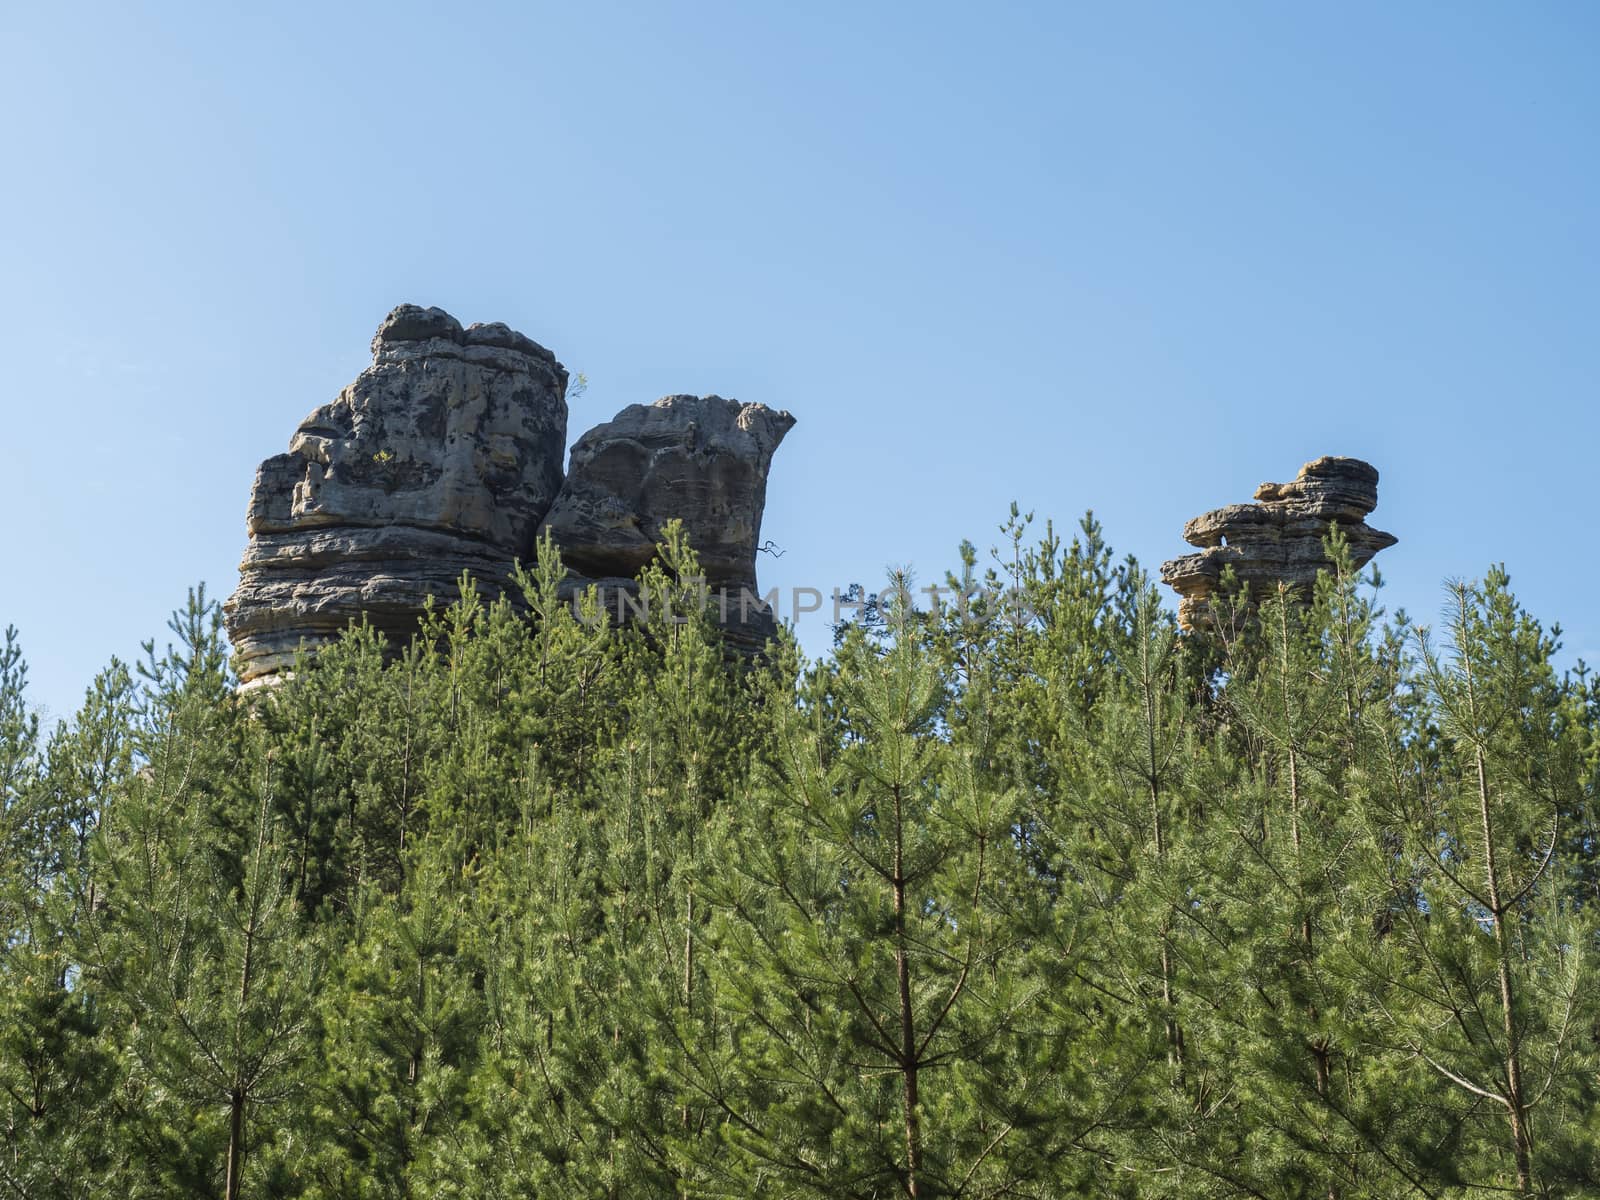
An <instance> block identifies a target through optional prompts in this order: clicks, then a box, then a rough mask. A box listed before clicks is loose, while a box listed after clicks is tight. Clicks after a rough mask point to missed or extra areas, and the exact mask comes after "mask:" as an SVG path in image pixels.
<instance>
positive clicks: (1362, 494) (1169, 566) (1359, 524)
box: [1161, 457, 1399, 630]
mask: <svg viewBox="0 0 1600 1200" xmlns="http://www.w3.org/2000/svg"><path fill="white" fill-rule="evenodd" d="M1255 498H1256V501H1257V503H1255V504H1229V505H1227V506H1226V507H1225V508H1218V509H1214V510H1213V511H1211V512H1208V513H1204V514H1202V515H1201V516H1198V517H1195V518H1194V519H1193V520H1191V521H1190V522H1189V523H1188V524H1186V525H1185V526H1184V527H1183V540H1184V541H1186V542H1188V543H1189V544H1190V545H1191V546H1199V547H1201V550H1200V553H1198V554H1185V555H1184V556H1183V557H1181V558H1175V559H1173V560H1172V561H1171V562H1166V563H1163V564H1162V565H1161V578H1162V581H1163V582H1165V583H1167V584H1169V585H1171V587H1172V588H1173V589H1174V590H1175V591H1177V593H1178V595H1179V596H1180V597H1182V599H1181V600H1180V601H1179V603H1178V623H1179V624H1180V625H1181V626H1182V627H1183V628H1184V629H1187V630H1196V629H1206V628H1209V627H1210V626H1211V624H1212V621H1213V614H1212V611H1211V600H1210V597H1211V595H1212V593H1213V592H1215V591H1216V590H1217V588H1218V586H1219V584H1220V582H1221V579H1222V573H1223V571H1224V570H1225V569H1226V568H1228V567H1232V568H1233V573H1234V575H1235V576H1237V577H1238V580H1239V582H1240V583H1241V584H1243V585H1244V587H1245V596H1246V599H1247V600H1260V599H1262V598H1263V597H1265V596H1267V595H1268V594H1270V593H1272V592H1274V591H1276V590H1277V587H1278V585H1279V584H1280V583H1283V584H1287V585H1288V586H1289V587H1290V588H1292V589H1293V590H1294V591H1295V592H1296V593H1297V594H1299V595H1301V596H1303V597H1309V596H1310V594H1311V589H1312V586H1313V585H1314V584H1315V583H1316V580H1317V572H1318V571H1321V570H1323V569H1324V568H1326V567H1327V566H1328V565H1329V563H1328V557H1327V553H1326V551H1325V550H1324V549H1323V544H1322V543H1323V539H1324V538H1326V537H1327V536H1328V531H1329V530H1330V529H1331V528H1333V527H1334V526H1335V525H1337V526H1338V527H1339V531H1340V532H1341V533H1342V534H1343V535H1344V537H1345V539H1346V541H1348V543H1349V545H1350V557H1351V560H1352V561H1353V562H1354V564H1355V566H1356V568H1357V569H1358V570H1359V569H1360V568H1361V567H1364V566H1366V565H1367V563H1368V562H1370V561H1371V560H1372V557H1373V555H1375V554H1377V553H1378V551H1380V550H1384V549H1387V548H1388V547H1390V546H1392V545H1394V544H1395V542H1397V541H1398V540H1399V539H1398V538H1396V537H1395V536H1394V535H1393V534H1388V533H1384V532H1383V531H1382V530H1379V529H1373V528H1372V527H1371V526H1370V525H1368V524H1367V523H1366V516H1367V514H1368V513H1370V512H1371V511H1372V510H1373V509H1374V508H1376V507H1377V505H1378V470H1377V468H1376V467H1374V466H1372V465H1371V464H1370V463H1365V462H1362V461H1361V460H1360V459H1359V458H1330V457H1324V458H1319V459H1316V460H1315V461H1313V462H1308V463H1306V465H1305V466H1303V467H1301V468H1300V474H1298V475H1296V476H1295V478H1294V482H1292V483H1263V484H1262V485H1261V486H1260V487H1258V488H1257V489H1256V496H1255Z"/></svg>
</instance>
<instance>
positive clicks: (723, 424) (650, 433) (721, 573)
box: [541, 395, 795, 649]
mask: <svg viewBox="0 0 1600 1200" xmlns="http://www.w3.org/2000/svg"><path fill="white" fill-rule="evenodd" d="M794 423H795V421H794V417H792V416H790V415H789V414H788V413H787V412H783V411H781V410H777V409H771V408H768V407H767V406H766V405H764V404H741V403H740V402H739V401H737V400H725V399H723V398H722V397H721V396H682V395H679V396H664V397H662V398H661V399H660V400H657V401H656V402H655V403H654V404H648V405H647V404H634V405H630V406H629V407H628V408H625V409H623V410H622V412H620V413H618V414H617V416H616V417H615V418H613V419H612V420H610V421H608V422H606V423H605V424H603V425H598V426H596V427H595V428H593V429H591V430H589V432H588V433H586V434H584V435H583V437H581V438H579V439H578V443H577V445H575V446H574V447H573V448H572V461H571V465H570V468H569V470H568V473H567V479H566V483H565V484H563V486H562V488H561V492H560V494H559V495H558V496H557V497H556V500H555V503H554V504H553V505H552V506H551V508H550V511H549V513H548V515H546V517H545V519H544V523H543V525H542V526H541V533H543V532H545V531H548V533H549V534H550V536H551V538H552V540H553V541H554V542H555V544H556V545H557V546H558V547H559V548H560V551H561V559H562V562H563V564H564V565H565V566H566V567H567V569H568V570H569V572H571V578H570V580H569V586H570V587H571V588H572V589H573V590H574V591H576V590H578V589H581V588H583V587H586V586H587V585H588V584H590V583H594V584H596V585H598V586H599V588H600V591H601V598H602V603H603V604H604V605H605V606H606V608H607V609H608V610H610V611H612V612H613V613H615V612H616V611H617V610H618V609H620V610H621V611H624V612H626V611H627V608H626V597H628V596H630V595H632V594H633V591H634V589H633V586H632V583H631V580H632V577H633V576H634V575H635V574H637V573H638V571H639V570H641V569H642V568H643V567H644V566H645V565H646V564H647V563H649V561H650V560H651V558H652V557H653V556H654V553H655V546H656V544H657V542H659V541H660V539H661V531H662V528H663V526H665V525H666V524H667V522H668V521H670V520H672V519H674V518H677V519H679V520H681V521H682V522H683V527H684V530H685V532H686V533H687V534H688V536H689V541H690V544H691V545H692V546H693V547H694V549H695V551H696V552H697V553H698V555H699V557H700V566H701V569H702V572H703V573H704V576H705V581H706V585H707V587H708V588H709V590H710V592H711V593H712V596H713V600H714V602H717V603H718V613H719V621H720V623H721V625H722V627H723V631H724V633H725V634H726V635H727V637H728V638H729V640H730V641H732V642H733V643H734V644H736V645H738V646H741V647H743V648H746V649H756V648H759V647H760V646H761V645H763V644H764V643H765V642H766V641H767V639H768V638H770V637H771V636H772V635H773V634H774V633H775V632H776V624H775V621H774V618H773V616H772V614H771V612H770V610H768V609H767V608H766V606H764V605H762V604H759V603H752V602H751V601H750V600H749V599H748V598H747V593H748V595H749V596H752V597H753V596H754V595H755V594H756V551H757V548H758V547H759V546H760V544H761V517H762V513H763V511H764V510H765V507H766V499H767V474H768V471H769V470H770V468H771V466H772V455H773V452H774V451H776V450H777V448H778V445H779V443H780V442H782V441H783V438H784V435H785V434H787V433H788V432H789V430H790V429H791V428H793V426H794Z"/></svg>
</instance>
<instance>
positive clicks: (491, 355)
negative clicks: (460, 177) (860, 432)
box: [224, 304, 794, 686]
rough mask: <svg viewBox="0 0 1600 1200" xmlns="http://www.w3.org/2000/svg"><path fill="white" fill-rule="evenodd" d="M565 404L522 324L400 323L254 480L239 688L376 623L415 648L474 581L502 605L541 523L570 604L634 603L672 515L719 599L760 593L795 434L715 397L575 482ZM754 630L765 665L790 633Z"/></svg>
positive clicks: (606, 440)
mask: <svg viewBox="0 0 1600 1200" xmlns="http://www.w3.org/2000/svg"><path fill="white" fill-rule="evenodd" d="M566 389H567V372H566V369H565V368H564V367H562V365H561V364H560V363H559V362H557V361H556V358H555V355H553V354H552V353H551V352H550V351H549V350H546V349H545V348H544V347H543V346H541V345H539V344H538V343H537V342H534V341H533V340H532V339H530V338H528V337H525V336H524V335H522V334H520V333H517V332H516V331H515V330H512V329H510V328H508V327H507V326H505V325H501V324H491V325H471V326H467V327H465V328H463V327H462V325H461V323H460V322H459V321H457V320H456V319H455V318H454V317H452V316H451V315H450V314H449V313H447V312H444V311H443V310H442V309H438V308H420V307H418V306H416V305H410V304H406V305H401V306H400V307H399V308H396V309H395V310H394V311H393V312H391V313H390V314H389V315H388V317H386V318H385V319H384V321H383V324H382V325H381V326H379V328H378V332H377V335H376V336H375V337H374V338H373V340H372V365H371V366H370V367H368V368H367V369H366V370H364V371H362V372H361V374H360V375H359V376H358V377H357V378H356V380H355V382H354V383H352V384H351V385H350V386H349V387H347V388H345V389H344V391H342V392H340V393H339V395H338V397H336V398H335V399H334V401H333V402H332V403H331V404H328V405H325V406H323V407H322V408H319V409H317V410H316V411H315V412H313V413H312V414H311V415H310V416H309V417H307V418H306V419H305V420H304V421H302V422H301V423H300V427H299V429H298V430H297V431H296V433H295V435H294V437H293V438H292V439H291V440H290V443H289V451H288V453H287V454H279V455H275V456H273V457H272V458H269V459H267V460H266V461H265V462H263V463H262V464H261V466H260V468H259V470H258V471H257V472H256V479H255V484H254V487H253V488H252V489H251V494H250V505H249V510H248V514H247V517H246V528H247V531H248V534H249V544H248V546H247V548H246V550H245V555H244V560H243V562H242V563H241V564H240V579H239V587H238V589H237V590H236V591H235V592H234V594H233V595H232V596H231V597H230V598H229V599H228V601H227V603H226V604H225V605H224V612H225V615H226V619H227V627H228V636H229V639H230V640H231V641H232V643H233V647H234V653H235V656H236V664H237V667H238V671H239V678H240V681H241V683H242V684H244V685H246V686H249V685H252V684H257V683H259V682H262V681H265V680H269V679H270V678H271V677H273V676H275V675H276V674H277V673H278V672H280V671H282V670H283V669H284V668H285V667H286V666H287V665H289V664H290V663H291V662H292V661H293V659H294V655H295V652H296V651H297V650H298V649H299V648H300V647H301V645H302V644H304V645H308V646H312V647H314V646H316V645H318V644H320V643H322V642H325V641H327V640H329V639H331V638H333V637H336V636H337V635H338V634H339V633H340V632H341V631H342V630H343V629H344V628H345V627H346V626H348V625H349V624H350V622H351V621H352V620H356V619H359V618H360V617H362V616H365V617H366V618H367V619H368V620H369V621H371V622H372V623H373V624H374V625H375V626H376V627H377V628H379V629H380V630H381V631H383V632H384V633H385V634H386V635H388V636H389V637H390V638H391V640H397V641H404V640H405V639H406V638H407V637H409V636H410V633H411V632H412V630H414V629H415V627H416V624H417V620H418V618H419V617H420V615H421V613H422V611H423V608H424V605H425V603H426V600H427V598H428V597H429V596H436V597H439V598H440V600H442V601H445V602H448V601H449V600H452V599H454V597H455V595H456V592H457V581H458V580H459V578H460V576H461V573H462V572H463V571H469V572H471V573H472V575H473V577H474V579H475V580H476V581H477V582H478V584H479V587H480V588H481V589H482V590H484V591H485V592H487V593H489V594H495V593H497V592H498V591H499V589H500V588H501V587H502V586H503V585H504V584H505V582H506V581H507V579H508V577H509V575H510V571H511V568H512V564H513V562H514V561H515V560H517V559H521V560H522V561H523V562H524V563H530V562H532V560H533V553H534V547H535V544H536V539H537V535H538V532H539V530H540V528H541V523H543V524H544V526H545V527H546V528H548V529H549V531H550V533H551V535H552V536H553V538H554V540H555V542H556V544H557V545H558V546H559V547H560V549H561V551H562V557H563V561H565V562H568V563H569V564H570V565H571V567H572V568H573V573H572V576H571V579H570V581H569V584H570V590H573V591H576V590H577V589H578V588H580V587H581V586H583V585H584V584H585V583H587V582H589V581H591V580H599V581H603V582H605V583H607V584H610V585H612V586H613V588H614V589H624V590H626V589H627V588H628V587H629V583H628V580H629V579H630V578H631V576H632V575H633V574H634V573H635V572H637V571H638V570H639V568H640V567H642V566H644V565H645V563H647V562H648V561H649V559H650V557H651V553H652V551H653V547H654V545H655V540H656V538H657V536H658V535H659V533H660V530H661V527H662V526H663V525H665V524H666V523H667V522H668V521H669V520H671V519H672V518H675V517H676V518H678V519H681V520H682V521H683V523H684V528H685V531H686V532H687V534H688V537H689V540H690V543H691V544H692V545H693V546H694V547H695V548H696V549H697V550H698V551H699V552H700V553H701V557H702V561H703V564H704V567H705V574H706V576H707V583H708V584H709V586H711V587H712V588H717V587H731V588H734V589H737V588H741V587H745V586H748V587H750V588H751V589H752V590H753V589H754V585H755V554H756V546H757V545H758V544H759V538H760V531H761V517H762V510H763V508H764V505H765V502H766V480H767V471H768V468H769V467H770V465H771V461H772V453H773V451H774V450H776V448H777V445H778V443H779V442H780V441H782V439H783V435H784V434H785V433H786V432H788V430H789V428H790V427H791V426H792V425H793V424H794V418H793V417H791V416H790V415H789V414H788V413H784V412H776V411H774V410H772V409H769V408H767V407H766V406H764V405H760V404H743V405H741V404H739V403H738V402H736V401H732V400H724V399H722V398H721V397H717V396H706V397H697V396H669V397H666V398H665V399H663V400H660V401H657V402H656V404H654V405H651V406H644V405H632V406H630V407H629V408H627V409H625V410H623V412H622V413H620V414H618V416H617V417H616V419H615V420H613V421H610V422H608V423H606V424H604V425H601V426H599V427H597V428H596V429H593V430H591V431H590V432H589V433H587V434H585V435H584V437H583V438H582V439H581V440H580V441H579V443H578V445H577V446H576V447H574V449H573V455H572V467H573V470H572V475H571V477H570V478H567V477H564V475H563V472H562V469H561V460H562V456H563V453H564V451H565V447H566V434H567V402H566ZM547 516H548V518H549V519H548V520H546V518H547ZM737 618H738V614H737V613H736V614H735V619H734V620H732V621H730V622H728V625H729V628H728V633H729V635H730V637H731V638H732V639H733V640H735V641H736V642H739V643H742V644H744V645H746V646H748V647H751V648H754V647H759V646H760V645H761V644H763V643H764V642H765V641H766V639H767V638H768V637H770V636H771V634H772V633H773V632H775V629H776V627H775V624H774V622H773V619H772V616H771V614H770V613H769V612H766V611H765V610H764V609H759V608H758V610H757V611H755V612H753V613H749V612H747V613H746V614H745V618H746V619H737Z"/></svg>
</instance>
